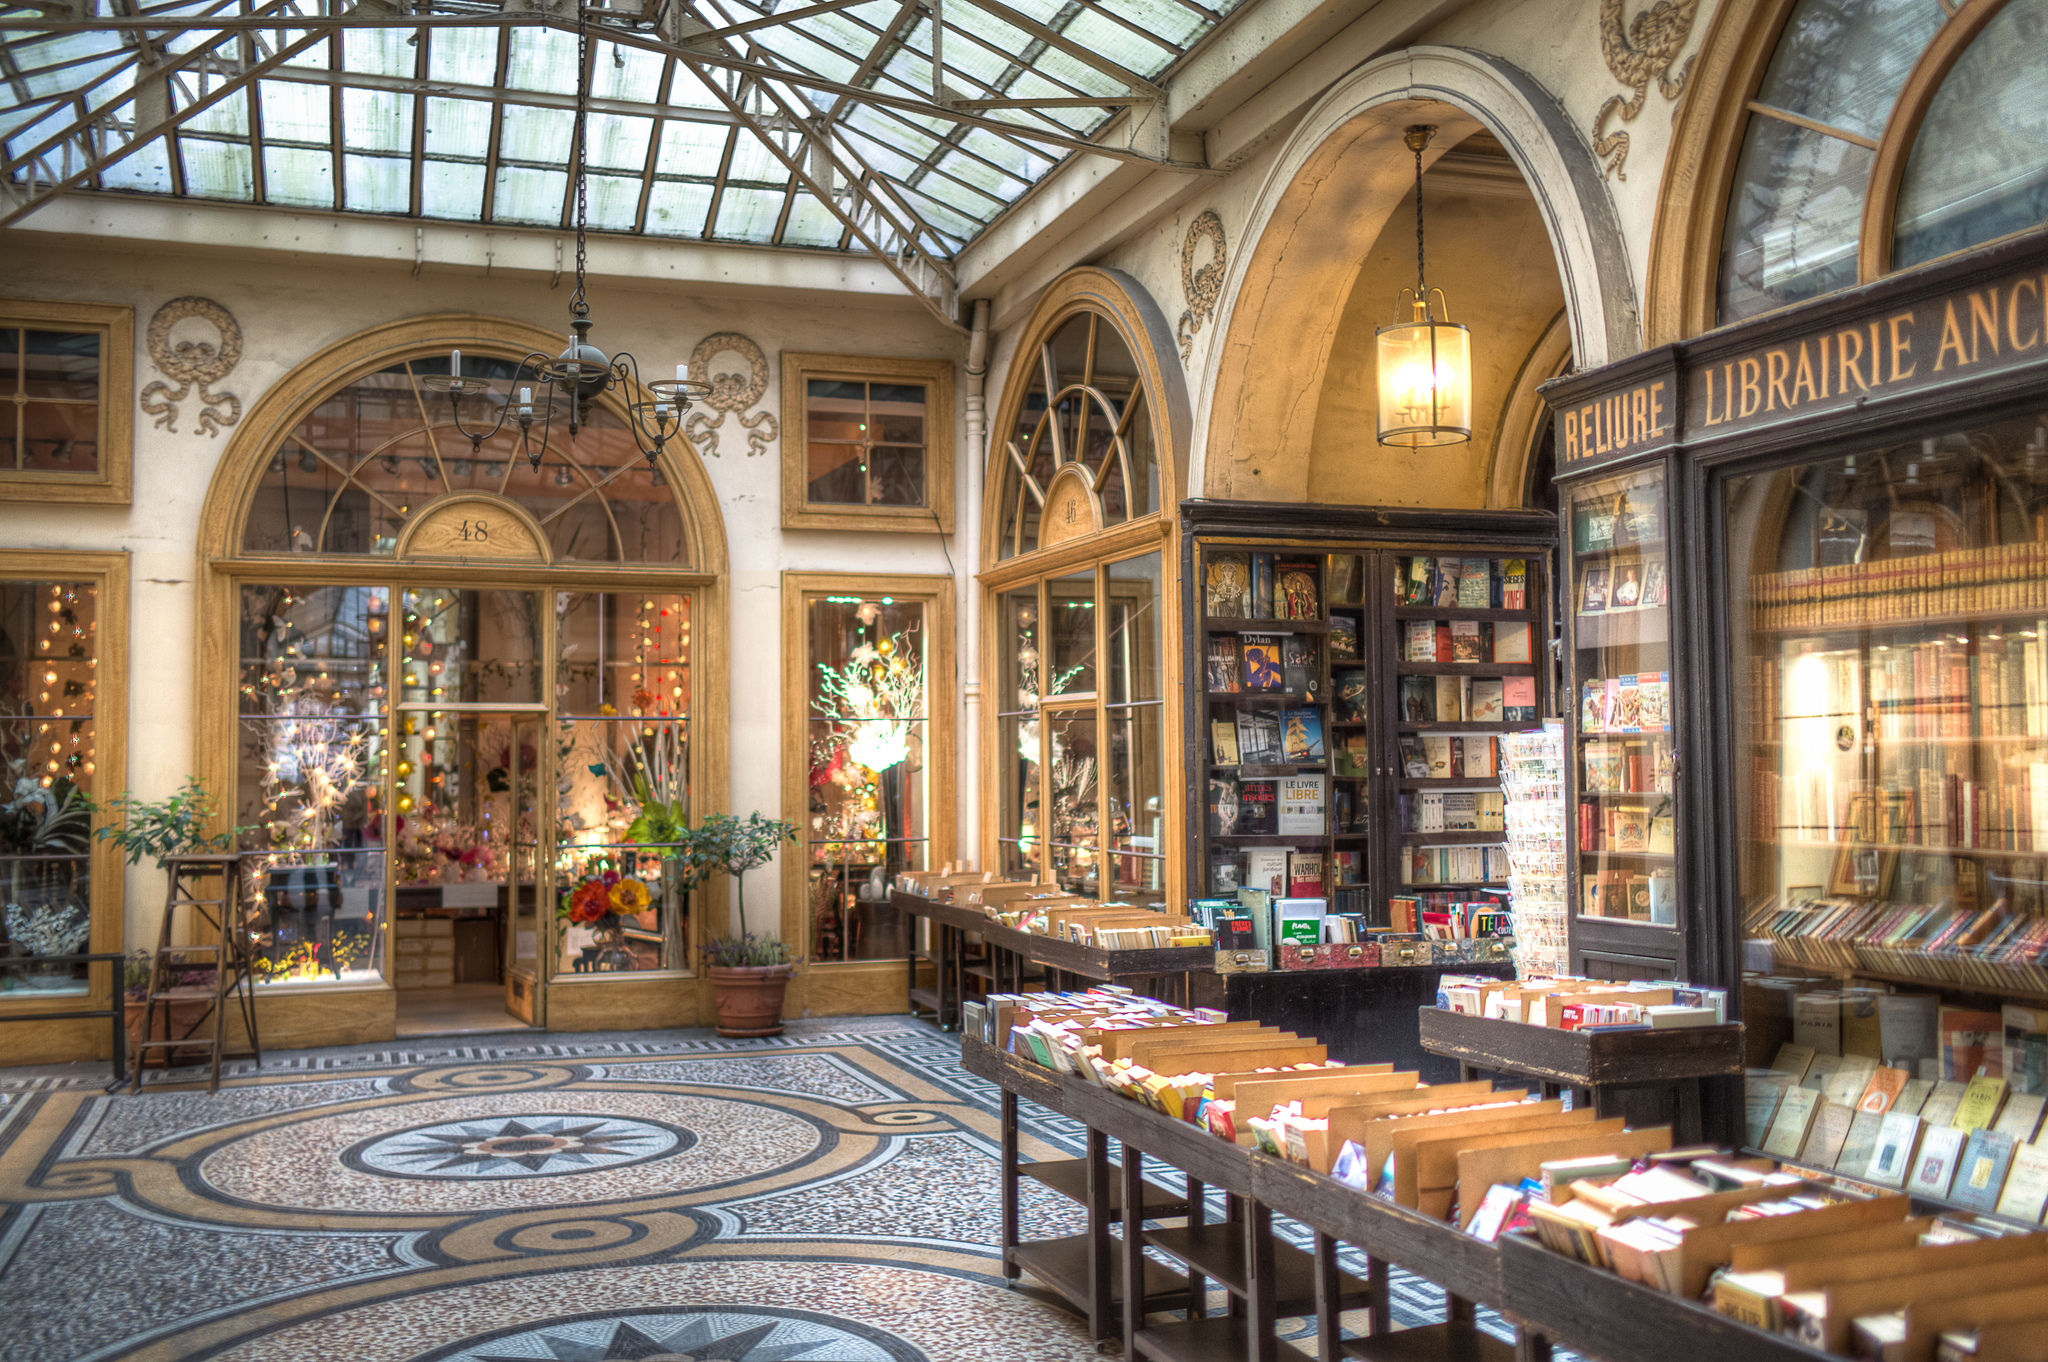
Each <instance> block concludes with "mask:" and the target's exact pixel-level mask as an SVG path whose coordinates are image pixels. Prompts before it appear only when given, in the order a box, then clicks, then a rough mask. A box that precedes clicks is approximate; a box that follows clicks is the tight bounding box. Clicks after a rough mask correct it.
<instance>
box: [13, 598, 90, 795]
mask: <svg viewBox="0 0 2048 1362" xmlns="http://www.w3.org/2000/svg"><path fill="white" fill-rule="evenodd" d="M98 595H99V589H98V588H97V587H93V586H87V585H82V584H80V583H76V582H51V583H50V584H49V588H48V595H47V596H46V597H45V598H44V599H43V600H42V601H41V602H40V604H41V605H42V607H43V609H42V611H41V612H40V613H42V614H47V615H48V616H49V618H48V619H47V620H45V621H43V623H42V626H41V628H40V629H39V630H38V633H37V638H36V651H35V657H34V660H33V661H32V662H31V663H30V665H29V669H28V676H27V678H26V679H27V681H28V682H29V683H30V684H32V685H34V686H35V696H36V701H35V702H36V704H38V705H42V706H48V708H45V709H42V710H40V711H38V712H35V717H38V718H41V719H43V720H44V722H41V723H39V724H37V725H36V729H35V736H34V737H33V738H32V739H31V740H30V745H29V751H28V752H27V753H26V754H25V760H26V761H27V763H28V764H30V765H31V767H35V766H40V768H41V769H40V770H36V771H35V772H34V774H35V777H36V782H37V784H39V785H41V786H42V787H43V788H44V789H46V790H47V789H49V788H51V787H52V786H53V785H55V784H56V783H57V781H58V779H59V778H64V779H68V780H70V781H71V782H72V783H74V784H78V783H81V782H82V780H83V778H85V777H89V776H91V775H92V773H93V771H94V770H95V769H96V757H97V755H98V754H97V752H96V751H95V750H94V747H93V737H92V733H91V730H90V725H91V721H92V707H93V681H92V677H93V673H94V672H95V671H96V670H97V669H98V667H99V655H98V649H97V648H96V647H95V646H94V644H95V642H96V639H95V637H94V636H95V634H96V633H97V632H98V630H99V621H98V619H97V618H94V616H96V615H97V613H98V612H97V610H96V609H95V608H94V607H95V605H96V603H97V598H98ZM81 606H83V607H84V610H83V616H82V615H81V610H80V607H81ZM74 667H83V668H84V669H85V675H84V676H83V677H79V676H76V675H73V676H68V677H67V676H65V675H64V674H63V670H60V668H63V669H71V668H74ZM67 709H68V710H69V711H70V712H69V713H66V710H67ZM56 720H62V721H63V722H61V723H59V722H53V721H56ZM45 739H47V740H48V744H49V745H48V748H47V750H42V749H43V743H44V740H45Z"/></svg>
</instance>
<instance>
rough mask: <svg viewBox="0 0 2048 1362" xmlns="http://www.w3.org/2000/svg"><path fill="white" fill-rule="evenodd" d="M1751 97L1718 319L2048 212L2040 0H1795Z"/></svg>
mask: <svg viewBox="0 0 2048 1362" xmlns="http://www.w3.org/2000/svg"><path fill="white" fill-rule="evenodd" d="M1748 110H1749V114H1748V122H1747V126H1746V128H1745V130H1744V132H1743V140H1742V148H1741V152H1740V154H1739V156H1738V158H1737V160H1736V164H1735V168H1734V176H1733V181H1732V184H1731V185H1730V189H1729V196H1728V207H1727V217H1726V220H1725V222H1724V224H1723V228H1722V235H1721V249H1720V268H1719V274H1718V277H1717V281H1716V286H1715V297H1714V303H1715V316H1714V320H1715V321H1716V322H1717V323H1721V324H1725V323H1728V322H1734V321H1740V320H1742V319H1744V318H1746V317H1753V316H1756V315H1757V314H1759V313H1762V312H1767V311H1770V310H1771V309H1773V308H1777V307H1783V306H1786V305H1787V304H1791V303H1797V302H1801V301H1804V300H1805V299H1808V298H1814V297H1818V296H1820V295H1821V294H1824V293H1830V292H1833V291H1834V290H1836V289H1841V288H1847V287H1849V286H1851V285H1853V284H1856V283H1858V282H1869V281H1870V280H1872V279H1875V278H1877V277H1878V276H1880V275H1882V274H1884V273H1886V272H1887V271H1889V270H1892V269H1903V268H1906V267H1909V266H1912V265H1918V264H1921V263H1924V262H1925V261H1928V260H1931V259H1933V258H1935V257H1936V256H1939V255H1945V254H1948V253H1950V252H1952V251H1958V250H1963V249H1967V248H1969V247H1972V246H1978V245H1982V244H1983V243H1985V242H1987V241H1990V240H1993V239H1995V238H1997V237H2001V236H2005V235H2008V234H2010V233H2013V232H2016V231H2022V230H2025V229H2028V228H2033V227H2038V226H2040V225H2041V224H2042V223H2043V221H2044V220H2048V0H1975V3H1972V4H1967V5H1962V6H1944V5H1937V4H1934V3H1932V0H1928V2H1927V3H1920V0H1912V2H1911V3H1905V2H1902V0H1799V3H1797V4H1796V5H1795V6H1794V7H1793V9H1792V12H1791V16H1790V17H1789V18H1788V19H1787V21H1786V23H1785V26H1784V28H1783V30H1782V31H1781V33H1780V35H1779V38H1778V42H1777V46H1776V48H1775V50H1774V51H1773V52H1772V55H1771V59H1770V62H1769V64H1768V66H1767V67H1766V68H1765V69H1764V72H1763V75H1762V79H1761V81H1760V83H1759V84H1758V86H1757V88H1756V93H1755V95H1754V97H1753V98H1752V99H1750V101H1749V103H1748Z"/></svg>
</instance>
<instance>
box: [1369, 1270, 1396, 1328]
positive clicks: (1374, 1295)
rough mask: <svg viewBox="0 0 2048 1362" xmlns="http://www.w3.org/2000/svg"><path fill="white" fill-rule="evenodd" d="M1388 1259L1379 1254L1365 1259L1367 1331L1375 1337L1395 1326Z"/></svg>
mask: <svg viewBox="0 0 2048 1362" xmlns="http://www.w3.org/2000/svg"><path fill="white" fill-rule="evenodd" d="M1388 1276H1389V1274H1388V1272H1387V1260H1386V1259H1384V1258H1382V1257H1379V1256H1378V1255H1377V1254H1375V1255H1374V1256H1372V1257H1370V1258H1368V1259H1366V1260H1365V1289H1366V1295H1367V1300H1368V1302H1369V1303H1368V1304H1367V1305H1366V1308H1365V1320H1366V1332H1367V1333H1368V1334H1371V1335H1373V1336H1374V1337H1377V1336H1379V1335H1380V1334H1384V1333H1386V1332H1387V1331H1389V1330H1390V1329H1392V1328H1393V1327H1394V1310H1393V1304H1392V1301H1391V1299H1390V1298H1389V1294H1388V1291H1387V1278H1388Z"/></svg>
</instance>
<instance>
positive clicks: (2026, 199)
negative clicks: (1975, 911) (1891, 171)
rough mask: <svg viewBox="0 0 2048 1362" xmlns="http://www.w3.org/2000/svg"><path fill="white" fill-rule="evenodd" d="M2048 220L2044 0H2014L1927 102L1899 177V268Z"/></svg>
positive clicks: (1895, 256)
mask: <svg viewBox="0 0 2048 1362" xmlns="http://www.w3.org/2000/svg"><path fill="white" fill-rule="evenodd" d="M2044 221H2048V0H2013V2H2012V3H2011V4H2008V5H2007V6H2006V7H2005V8H2004V9H2002V10H2000V11H1999V13H1998V17H1997V18H1995V19H1993V20H1992V21H1991V22H1990V23H1989V24H1987V25H1986V26H1985V28H1984V31H1983V32H1982V33H1980V34H1978V35H1977V37H1976V38H1975V39H1974V40H1973V41H1972V42H1971V44H1970V47H1969V50H1968V51H1966V52H1964V53H1963V55H1962V56H1961V58H1959V59H1958V60H1957V62H1956V64H1955V66H1954V67H1953V68H1952V69H1951V70H1950V71H1949V73H1948V76H1947V77H1946V78H1945V79H1944V80H1943V82H1942V86H1941V89H1940V90H1938V91H1936V92H1935V96H1934V99H1933V101H1932V102H1931V103H1929V105H1928V107H1927V116H1926V118H1925V120H1924V121H1923V122H1922V123H1921V125H1920V132H1919V136H1918V140H1917V141H1915V142H1914V144H1913V154H1912V155H1911V157H1909V158H1908V159H1907V161H1906V173H1905V176H1904V178H1903V179H1902V180H1901V181H1900V184H1899V209H1898V219H1897V222H1896V224H1895V226H1894V235H1893V239H1892V264H1893V265H1894V266H1895V267H1897V268H1900V269H1903V268H1905V267H1907V266H1909V265H1917V264H1920V263H1921V262H1922V261H1926V260H1932V259H1933V258H1934V257H1936V256H1938V255H1946V254H1948V253H1949V252H1951V251H1960V250H1964V249H1966V248H1968V247H1971V246H1975V245H1979V244H1981V243H1983V242H1986V241H1990V240H1992V239H1993V238H1994V237H2001V236H2004V235H2006V234H2007V233H2009V232H2017V231H2022V230H2024V229H2026V228H2029V227H2037V226H2039V225H2040V224H2041V223H2043V222H2044Z"/></svg>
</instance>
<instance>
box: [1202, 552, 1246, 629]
mask: <svg viewBox="0 0 2048 1362" xmlns="http://www.w3.org/2000/svg"><path fill="white" fill-rule="evenodd" d="M1251 586H1252V568H1251V555H1249V554H1245V553H1239V552H1236V551H1226V552H1222V553H1212V554H1210V555H1209V575H1208V580H1207V581H1205V582H1204V583H1203V587H1202V596H1203V606H1202V608H1203V610H1204V611H1205V612H1206V613H1207V614H1210V615H1214V616H1217V617H1219V618H1223V619H1250V618H1251V614H1252V612H1251Z"/></svg>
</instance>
